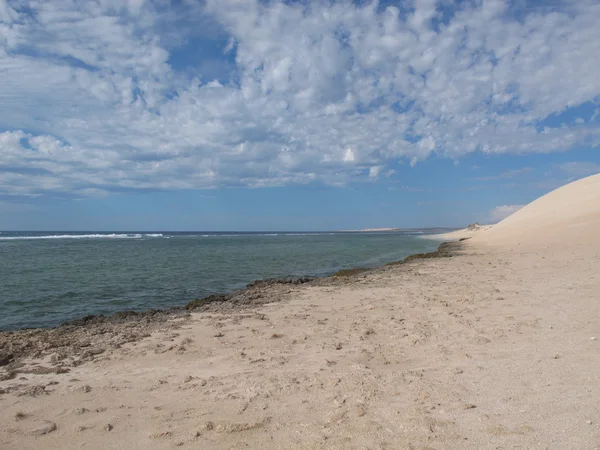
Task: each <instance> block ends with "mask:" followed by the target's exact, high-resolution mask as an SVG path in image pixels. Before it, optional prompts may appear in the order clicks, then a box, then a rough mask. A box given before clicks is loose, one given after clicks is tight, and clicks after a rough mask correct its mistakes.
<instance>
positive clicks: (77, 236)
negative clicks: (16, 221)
mask: <svg viewBox="0 0 600 450" xmlns="http://www.w3.org/2000/svg"><path fill="white" fill-rule="evenodd" d="M142 237H164V236H163V235H162V234H160V233H155V234H139V233H123V234H117V233H111V234H52V235H47V236H2V237H0V240H2V241H18V240H25V241H30V240H40V239H140V238H142Z"/></svg>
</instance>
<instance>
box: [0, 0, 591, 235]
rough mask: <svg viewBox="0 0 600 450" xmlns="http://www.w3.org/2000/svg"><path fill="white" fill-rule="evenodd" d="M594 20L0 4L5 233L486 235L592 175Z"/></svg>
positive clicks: (207, 6) (353, 8) (530, 6)
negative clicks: (376, 231)
mask: <svg viewBox="0 0 600 450" xmlns="http://www.w3.org/2000/svg"><path fill="white" fill-rule="evenodd" d="M598 23H600V0H577V1H566V2H561V1H558V0H546V1H541V0H514V1H503V0H477V1H475V0H474V1H452V0H412V1H383V0H382V1H379V2H371V1H366V0H361V1H353V2H352V1H308V0H305V1H257V0H206V1H191V0H172V1H168V0H85V1H78V0H0V230H97V231H103V230H123V231H126V230H148V231H151V230H170V231H192V230H205V231H208V230H211V231H212V230H214V231H223V230H230V231H242V230H252V231H257V230H299V231H300V230H336V229H360V228H371V227H428V226H448V227H460V226H464V225H467V224H469V223H472V222H480V223H492V222H496V221H498V220H501V219H502V218H504V217H506V216H507V215H509V214H511V213H512V212H514V211H516V210H517V209H518V208H519V207H521V206H522V205H524V204H527V203H528V202H530V201H532V200H534V199H535V198H537V197H539V196H540V195H543V194H544V193H546V192H549V191H550V190H552V189H554V188H556V187H558V186H561V185H563V184H565V183H568V182H570V181H573V180H575V179H578V178H581V177H584V176H588V175H591V174H595V173H598V172H600V149H599V147H600V75H599V73H600V27H598Z"/></svg>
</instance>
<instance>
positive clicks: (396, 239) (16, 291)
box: [0, 231, 438, 330]
mask: <svg viewBox="0 0 600 450" xmlns="http://www.w3.org/2000/svg"><path fill="white" fill-rule="evenodd" d="M421 234H422V232H419V231H411V232H377V233H291V232H269V233H205V232H204V233H169V232H162V233H154V232H153V233H146V232H135V233H123V232H111V233H89V232H36V233H23V232H2V233H1V234H0V330H11V329H17V328H29V327H50V326H56V325H59V324H61V323H62V322H64V321H66V320H70V319H74V318H78V317H81V316H84V315H88V314H111V313H115V312H118V311H124V310H137V311H140V310H145V309H150V308H168V307H172V306H178V305H183V304H185V303H187V302H188V301H190V300H192V299H196V298H202V297H205V296H207V295H210V294H214V293H225V292H230V291H232V290H234V289H238V288H242V287H244V286H245V285H246V284H247V283H249V282H250V281H253V280H256V279H263V278H272V277H283V276H288V275H292V276H324V275H328V274H331V273H333V272H335V271H337V270H340V269H345V268H351V267H373V266H377V265H380V264H384V263H387V262H390V261H397V260H400V259H402V258H404V257H406V256H408V255H410V254H413V253H420V252H426V251H431V250H434V249H435V248H436V247H437V245H438V243H436V242H435V241H430V240H427V239H421V238H419V237H418V236H419V235H421Z"/></svg>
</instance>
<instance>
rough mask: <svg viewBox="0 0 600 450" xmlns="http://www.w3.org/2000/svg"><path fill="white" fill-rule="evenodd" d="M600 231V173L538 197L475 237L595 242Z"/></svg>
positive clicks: (504, 240) (537, 242) (525, 241)
mask: <svg viewBox="0 0 600 450" xmlns="http://www.w3.org/2000/svg"><path fill="white" fill-rule="evenodd" d="M599 230H600V174H598V175H593V176H590V177H587V178H583V179H581V180H578V181H575V182H573V183H570V184H567V185H565V186H563V187H560V188H558V189H556V190H554V191H552V192H550V193H548V194H546V195H544V196H542V197H540V198H538V199H537V200H535V201H534V202H532V203H530V204H529V205H527V206H525V207H524V208H522V209H520V210H519V211H517V212H515V213H514V214H512V215H511V216H509V217H507V218H506V219H504V220H503V221H501V222H500V223H498V224H497V225H494V226H493V227H491V228H490V229H489V230H487V231H486V232H485V233H478V234H477V235H475V236H474V239H475V240H477V241H481V242H485V243H487V244H494V245H497V244H525V245H534V246H539V245H561V246H562V245H564V244H566V245H573V244H575V243H578V244H587V243H589V244H594V245H596V243H597V242H598V238H597V234H598V231H599Z"/></svg>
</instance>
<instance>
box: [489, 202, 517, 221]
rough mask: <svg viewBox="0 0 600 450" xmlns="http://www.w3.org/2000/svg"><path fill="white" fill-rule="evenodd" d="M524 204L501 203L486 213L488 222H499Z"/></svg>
mask: <svg viewBox="0 0 600 450" xmlns="http://www.w3.org/2000/svg"><path fill="white" fill-rule="evenodd" d="M523 206H525V205H501V206H496V207H495V208H494V209H492V210H491V211H490V213H489V215H488V218H489V221H490V223H496V222H500V221H501V220H503V219H506V218H507V217H508V216H510V215H511V214H514V213H515V212H517V211H518V210H519V209H521V208H522V207H523Z"/></svg>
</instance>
